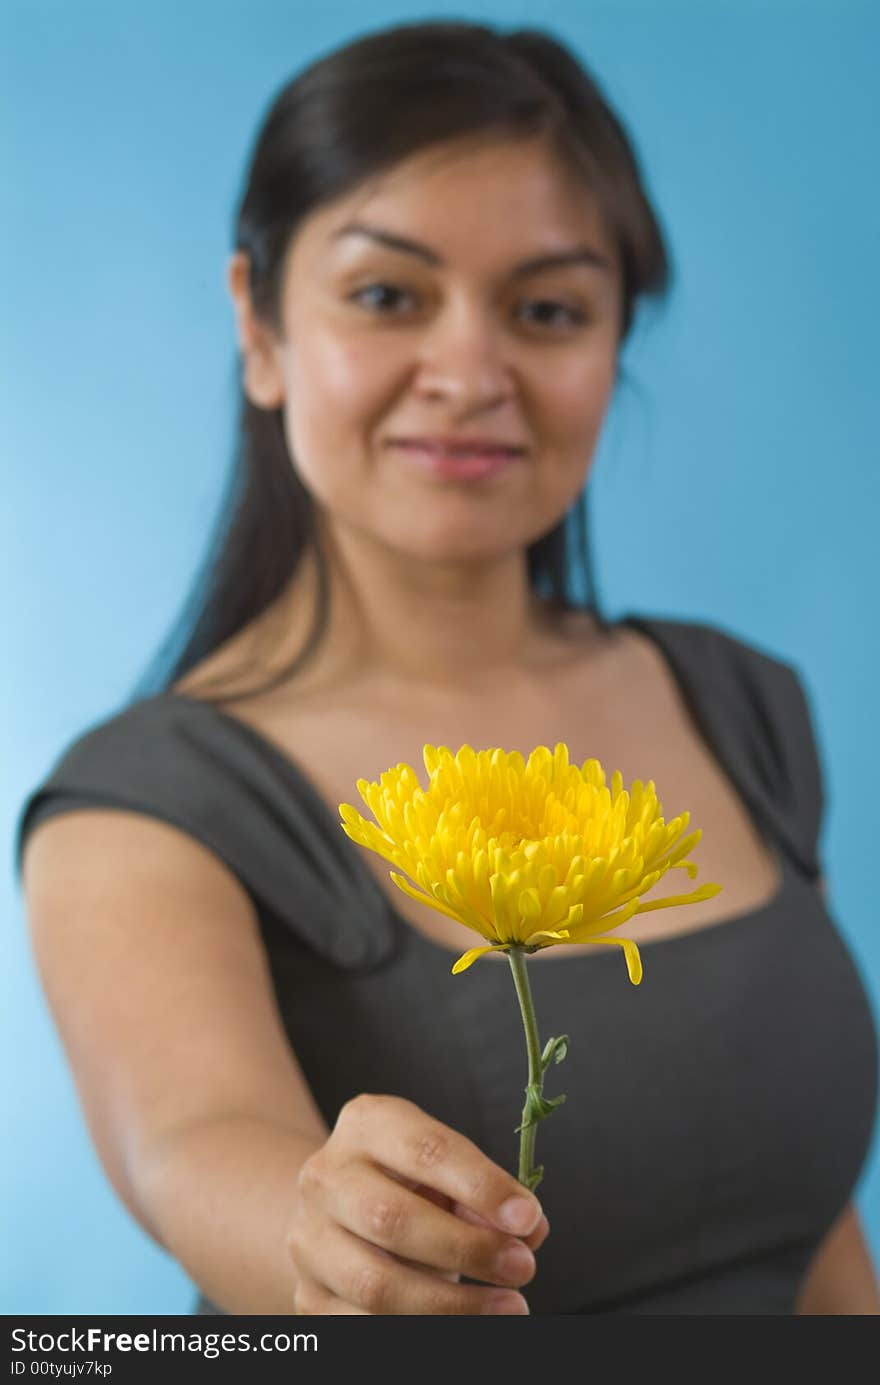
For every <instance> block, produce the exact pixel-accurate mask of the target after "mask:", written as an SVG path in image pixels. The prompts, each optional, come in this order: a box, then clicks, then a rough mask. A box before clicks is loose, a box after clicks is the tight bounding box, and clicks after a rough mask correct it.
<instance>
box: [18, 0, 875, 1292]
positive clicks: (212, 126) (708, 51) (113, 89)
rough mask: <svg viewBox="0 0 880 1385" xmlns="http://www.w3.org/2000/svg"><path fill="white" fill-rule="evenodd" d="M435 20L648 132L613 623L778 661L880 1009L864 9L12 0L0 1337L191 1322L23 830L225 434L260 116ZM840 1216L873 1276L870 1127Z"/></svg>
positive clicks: (600, 554)
mask: <svg viewBox="0 0 880 1385" xmlns="http://www.w3.org/2000/svg"><path fill="white" fill-rule="evenodd" d="M440 16H449V17H456V18H466V19H479V18H488V19H490V20H493V21H496V22H499V23H501V24H503V25H505V26H512V25H514V24H517V23H534V24H543V25H546V26H547V27H548V28H550V29H551V30H553V31H555V32H556V33H557V34H558V35H559V36H560V37H562V38H563V39H564V40H566V41H567V42H568V43H570V44H571V45H572V47H573V48H574V49H575V50H576V51H577V52H578V53H579V54H580V56H581V57H582V58H583V59H585V60H586V62H587V63H588V65H589V66H590V67H591V69H592V70H593V71H594V73H595V74H596V76H597V77H598V79H599V81H600V82H601V83H602V85H603V86H604V89H605V91H606V93H607V94H608V96H609V97H610V98H611V100H612V102H613V103H614V104H615V105H616V107H617V108H618V110H619V111H620V113H621V114H622V116H623V119H624V121H625V123H626V125H627V127H628V129H629V131H630V133H631V135H632V137H633V139H634V141H635V144H636V147H637V150H638V152H639V155H640V158H641V161H642V164H643V168H644V172H645V175H646V178H647V181H648V186H649V190H650V192H651V194H652V195H653V197H654V199H655V201H656V205H657V207H658V209H659V212H660V215H661V218H662V221H663V224H664V226H665V229H666V231H667V234H668V237H669V240H670V244H671V249H672V253H673V257H674V260H675V262H676V265H677V269H678V285H677V287H676V289H675V291H674V294H673V297H672V300H671V302H670V305H669V307H668V309H667V310H666V311H665V312H662V313H659V314H658V313H656V312H649V313H646V314H644V315H643V317H642V318H641V320H640V321H639V324H638V328H637V331H636V335H635V338H634V340H633V341H632V343H631V345H630V346H629V347H628V349H627V352H626V357H625V360H626V363H627V366H628V369H629V372H630V374H631V375H632V376H633V377H634V383H633V384H631V385H629V386H625V387H624V388H623V389H622V390H621V392H620V394H619V396H618V397H617V398H616V400H615V402H614V404H613V406H612V408H611V411H610V414H609V417H608V420H607V424H606V427H605V431H604V433H603V436H602V439H601V443H600V451H599V454H598V456H597V459H596V465H595V469H594V471H593V473H592V479H591V486H592V496H593V500H592V505H593V526H592V527H593V541H594V545H595V553H596V559H595V561H596V568H597V576H598V581H599V592H600V598H601V600H602V602H603V605H604V608H605V609H606V611H607V613H608V614H610V615H612V616H615V615H618V614H620V613H622V612H624V611H626V610H634V611H638V610H641V611H644V612H647V613H654V614H658V615H667V616H669V617H672V618H675V617H680V618H682V619H696V620H708V621H710V622H715V623H718V624H721V625H723V626H724V627H726V628H727V629H728V630H729V631H730V632H731V633H733V634H737V635H740V636H741V637H743V638H745V639H749V640H752V641H754V642H755V643H757V644H758V645H760V646H762V647H764V648H765V649H766V650H767V651H768V652H771V653H775V654H776V655H777V656H778V657H780V658H784V659H788V660H790V661H792V662H793V663H794V664H795V665H796V667H797V668H798V670H799V671H800V673H801V675H802V677H803V678H804V681H805V683H806V685H807V690H808V693H809V694H810V698H811V702H812V705H813V708H814V712H815V717H816V722H817V731H818V738H819V743H820V749H821V752H822V756H823V760H824V764H825V770H826V790H827V811H826V818H825V823H824V829H823V850H822V859H823V861H824V865H825V869H826V873H827V875H828V878H829V882H830V899H831V906H832V913H833V915H834V917H835V920H836V921H837V923H838V926H839V928H840V929H841V931H842V933H843V935H844V937H845V938H846V940H847V942H848V944H849V946H850V947H851V949H852V952H853V954H854V957H855V959H856V961H857V963H858V965H859V967H860V970H861V973H862V976H863V979H864V981H865V983H866V986H867V988H868V990H869V993H870V995H871V998H872V1003H873V1005H874V1009H875V1014H876V1012H877V1009H878V991H880V941H878V933H880V929H878V916H877V904H876V891H875V863H876V842H875V833H876V832H877V828H878V818H877V797H876V791H875V789H874V787H873V786H874V785H876V783H877V782H878V777H880V749H878V737H877V732H876V723H877V686H878V673H880V670H878V666H877V664H878V658H877V645H878V640H877V630H878V624H877V598H878V557H877V553H878V545H877V543H876V531H877V525H878V519H880V506H878V489H880V458H878V450H877V445H876V425H877V412H876V361H877V323H878V307H880V303H878V280H877V255H878V248H880V234H878V233H880V199H878V185H877V179H876V173H875V170H876V163H875V156H876V136H877V128H878V110H877V105H878V98H877V82H876V73H877V66H878V58H880V8H878V7H877V6H876V5H875V4H872V3H870V2H869V0H865V3H852V0H851V2H850V3H845V0H825V3H819V0H813V2H812V3H809V2H808V0H802V3H789V2H786V0H770V3H766V2H765V3H760V4H758V3H754V4H752V3H745V2H744V0H735V3H721V0H691V3H684V0H678V2H674V0H663V3H662V4H657V3H643V4H638V3H635V0H615V3H604V4H600V3H591V2H589V0H579V3H569V4H563V3H558V4H541V3H539V0H529V3H511V2H510V0H508V2H507V3H497V4H472V5H470V6H465V7H461V6H447V5H445V4H441V3H434V4H431V5H421V4H409V5H396V4H382V3H377V0H373V3H367V4H365V3H363V0H361V2H360V3H338V2H337V3H332V4H331V3H327V4H324V5H321V6H317V5H313V4H305V3H302V0H289V2H288V3H280V0H249V3H248V4H247V5H244V4H241V3H239V2H238V0H236V3H217V0H211V3H208V0H199V2H198V3H196V2H195V0H188V3H179V0H178V2H176V3H173V4H172V3H171V0H161V2H160V3H156V0H153V3H151V4H150V5H149V6H148V5H147V4H145V3H130V2H128V3H127V2H126V0H122V2H121V3H120V0H112V3H111V0H102V3H97V2H96V0H91V2H90V3H85V0H77V3H76V4H73V5H71V4H69V3H65V2H64V0H54V3H48V0H27V2H26V3H25V2H24V0H12V2H10V0H5V3H4V5H3V10H2V20H0V23H2V29H3V33H2V44H0V53H2V57H0V64H2V69H0V115H2V166H3V169H2V171H3V187H4V190H5V191H4V204H5V207H4V216H3V218H2V227H0V275H2V319H0V321H2V326H0V351H2V369H0V382H2V383H0V388H2V391H3V397H2V428H3V436H2V466H3V496H4V505H3V509H2V516H0V525H2V530H0V555H2V556H0V562H2V573H0V576H2V580H0V623H2V630H3V645H4V649H5V654H6V658H5V668H4V676H3V678H2V680H0V699H2V716H0V728H2V730H0V735H2V745H0V755H2V765H3V776H2V785H0V832H2V836H3V840H4V841H5V842H6V843H8V844H9V846H8V850H7V852H6V855H5V857H4V859H3V862H2V871H3V874H2V878H0V891H2V908H3V917H4V919H5V920H6V922H7V925H8V926H7V929H6V943H5V952H4V956H5V965H4V968H3V981H4V986H5V988H6V992H7V993H6V997H5V1000H4V1004H3V1015H4V1022H5V1025H6V1033H5V1035H4V1044H3V1051H4V1053H5V1054H6V1055H7V1060H6V1063H5V1064H4V1068H5V1071H4V1074H3V1076H4V1080H5V1083H6V1088H7V1091H6V1096H5V1102H4V1109H5V1112H6V1115H7V1120H6V1127H7V1130H8V1131H10V1132H12V1135H13V1138H11V1139H10V1140H8V1141H7V1142H4V1150H3V1155H2V1159H3V1186H4V1190H5V1198H4V1217H5V1219H6V1222H7V1226H6V1228H5V1232H6V1234H5V1236H4V1240H5V1243H6V1246H7V1253H6V1254H5V1255H4V1257H3V1262H4V1263H3V1274H4V1283H3V1286H2V1296H0V1311H2V1312H4V1313H6V1314H12V1313H82V1314H84V1313H88V1312H100V1313H187V1312H189V1310H190V1306H191V1301H192V1298H193V1292H192V1289H191V1286H190V1284H189V1281H188V1280H187V1279H186V1277H185V1276H184V1274H183V1273H182V1271H181V1270H180V1269H179V1268H178V1267H177V1266H176V1265H175V1264H174V1263H172V1262H171V1261H170V1260H169V1258H168V1257H167V1255H166V1254H165V1253H164V1252H163V1251H162V1250H160V1249H159V1248H158V1247H157V1246H156V1245H154V1244H153V1242H151V1241H150V1240H149V1238H148V1237H147V1236H146V1234H145V1233H144V1232H143V1231H141V1229H140V1228H139V1226H138V1225H137V1224H136V1223H135V1222H134V1221H133V1220H132V1219H131V1217H130V1216H129V1215H128V1213H127V1212H126V1211H125V1210H124V1208H123V1207H122V1206H121V1204H120V1203H119V1202H118V1201H117V1200H116V1197H115V1195H114V1194H113V1193H112V1191H111V1189H110V1186H109V1184H108V1182H107V1180H106V1178H105V1176H104V1174H103V1172H102V1170H101V1167H100V1165H99V1163H98V1160H97V1157H96V1155H95V1153H94V1151H93V1149H92V1147H91V1144H90V1142H89V1138H88V1135H87V1132H86V1129H85V1124H84V1121H83V1118H82V1116H81V1114H80V1110H79V1107H78V1104H77V1098H76V1094H75V1089H74V1085H73V1081H72V1077H71V1074H70V1072H69V1070H68V1068H67V1065H66V1060H65V1056H64V1053H63V1050H62V1048H61V1046H60V1043H59V1040H58V1037H57V1035H56V1033H55V1030H54V1027H53V1023H52V1020H51V1017H50V1015H49V1012H48V1008H47V1005H46V1003H45V1000H44V998H43V996H42V992H41V989H40V986H39V982H38V979H37V977H36V974H35V968H34V964H33V961H32V958H31V955H30V950H29V944H28V939H27V928H26V923H25V920H24V912H23V907H22V901H21V898H20V894H19V891H18V888H17V885H16V882H15V878H14V874H13V869H12V851H11V842H12V834H13V829H14V824H15V818H16V815H17V812H18V810H19V807H20V805H21V801H22V799H23V797H24V795H25V794H26V792H27V791H28V790H29V789H30V788H31V787H33V786H34V785H35V784H36V782H37V781H38V780H39V778H41V777H42V776H43V774H45V772H46V771H47V769H48V768H49V766H50V764H51V762H52V760H53V759H54V757H55V756H56V755H57V754H58V753H59V751H60V749H61V748H62V746H63V745H64V744H66V742H67V741H68V740H69V739H70V738H71V737H72V736H73V735H75V734H77V733H78V732H79V731H81V730H82V729H84V727H85V726H86V725H87V724H89V723H90V722H92V721H94V720H97V719H98V718H99V717H101V716H103V715H105V714H107V713H108V712H110V711H111V710H113V709H114V708H115V707H116V706H117V705H118V704H119V702H120V701H121V700H122V699H124V698H125V697H126V696H127V695H128V693H129V691H130V689H131V687H132V685H133V683H134V682H135V680H136V678H137V677H138V676H139V674H140V673H141V671H142V670H143V668H144V666H145V664H146V662H147V659H148V657H149V656H150V655H151V654H152V653H153V651H154V650H155V648H156V646H157V645H158V643H159V642H160V640H161V638H162V637H163V636H164V634H165V633H166V631H167V629H168V627H169V625H170V623H171V620H172V618H173V617H174V616H175V615H176V613H177V610H178V605H179V601H180V599H181V598H182V596H183V594H184V593H185V591H186V590H187V589H188V585H189V582H190V579H191V577H192V576H193V575H194V573H195V570H196V567H197V565H198V563H199V560H200V558H201V556H202V550H203V543H204V540H205V538H206V536H207V533H208V531H209V528H210V525H211V521H212V519H213V516H214V513H215V506H216V505H217V503H218V501H219V497H220V491H221V487H222V484H223V481H224V479H225V477H226V473H227V469H228V464H229V457H230V451H231V445H232V439H233V408H234V396H233V393H232V387H231V383H230V370H231V368H232V363H233V360H234V354H235V338H234V323H233V315H232V310H231V305H230V304H229V301H228V299H227V296H226V289H225V279H224V275H225V264H226V258H227V255H228V253H229V250H230V246H231V229H230V228H231V223H232V213H233V205H234V201H235V198H236V195H237V193H238V189H239V185H240V179H241V176H242V172H243V169H244V161H245V157H246V153H247V150H248V148H249V146H250V143H251V140H252V138H253V136H254V134H255V131H256V128H257V124H258V122H259V120H260V118H261V116H262V113H263V111H264V109H265V107H266V104H267V102H268V100H269V98H270V96H273V95H274V94H275V92H276V91H277V89H278V88H279V87H280V86H281V85H282V84H283V83H284V82H285V81H286V80H288V79H289V78H290V77H291V76H293V75H294V73H295V72H296V71H297V70H299V68H300V67H301V66H302V65H304V64H305V63H306V62H307V61H309V60H311V59H312V58H314V57H316V56H318V55H319V54H320V53H322V52H324V51H326V50H327V49H329V48H331V47H335V46H336V45H337V44H339V43H341V42H344V41H346V40H348V39H350V38H353V37H355V36H356V35H357V34H359V33H362V32H364V31H366V30H369V29H374V28H376V27H379V26H383V25H386V24H390V23H392V22H396V21H400V20H405V19H415V18H427V17H440ZM821 1120H822V1111H821V1109H817V1111H816V1121H817V1124H818V1123H819V1122H821ZM857 1202H858V1205H859V1207H860V1210H861V1213H862V1217H863V1221H864V1224H865V1227H866V1232H867V1235H868V1238H869V1241H870V1244H871V1248H872V1253H873V1256H874V1259H875V1262H877V1261H878V1259H880V1168H878V1162H877V1140H876V1137H875V1141H874V1144H873V1146H872V1150H871V1154H870V1157H869V1160H868V1162H867V1164H866V1166H865V1169H864V1170H863V1174H862V1178H861V1180H860V1183H859V1187H858V1190H857Z"/></svg>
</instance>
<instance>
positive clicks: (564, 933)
mask: <svg viewBox="0 0 880 1385" xmlns="http://www.w3.org/2000/svg"><path fill="white" fill-rule="evenodd" d="M541 938H550V939H552V941H553V942H557V943H567V942H568V940H569V932H568V929H567V928H560V929H558V930H556V931H555V932H554V931H553V930H552V929H550V928H541V929H540V930H539V931H538V932H537V933H530V934H529V936H528V937H527V938H526V939H525V946H526V947H532V946H533V945H534V944H535V943H536V942H539V941H540V939H541Z"/></svg>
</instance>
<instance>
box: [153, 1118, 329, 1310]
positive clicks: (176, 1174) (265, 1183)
mask: <svg viewBox="0 0 880 1385" xmlns="http://www.w3.org/2000/svg"><path fill="white" fill-rule="evenodd" d="M322 1143H323V1141H322V1140H321V1139H320V1138H318V1137H316V1136H314V1135H303V1134H300V1133H299V1132H297V1131H294V1130H289V1129H285V1128H284V1127H283V1126H279V1125H273V1124H271V1123H270V1122H268V1121H263V1120H259V1119H257V1118H254V1117H227V1118H223V1119H215V1120H212V1121H210V1122H204V1123H203V1124H200V1125H197V1126H193V1127H192V1128H190V1129H188V1130H186V1131H183V1132H180V1133H178V1134H176V1135H175V1136H174V1137H173V1138H169V1139H166V1140H165V1141H164V1142H163V1143H162V1144H161V1146H159V1147H157V1148H155V1149H154V1150H153V1151H152V1152H151V1154H150V1156H149V1157H148V1158H146V1159H144V1160H143V1161H142V1164H141V1167H140V1169H139V1171H138V1177H137V1192H138V1201H139V1204H140V1205H141V1206H142V1207H143V1209H144V1212H145V1216H146V1219H145V1222H144V1225H145V1229H147V1230H148V1231H149V1232H150V1234H151V1235H154V1237H155V1238H156V1239H157V1240H158V1241H159V1243H160V1244H161V1245H162V1246H163V1247H164V1248H165V1249H166V1250H167V1251H168V1252H169V1254H170V1255H172V1256H173V1257H174V1259H175V1260H176V1261H177V1262H178V1263H179V1264H180V1266H181V1267H182V1269H184V1270H185V1271H186V1273H187V1274H188V1275H189V1276H190V1278H191V1279H192V1280H193V1282H194V1283H195V1284H196V1285H197V1286H198V1288H199V1289H200V1290H201V1291H202V1293H203V1294H204V1295H205V1296H206V1297H207V1298H208V1299H210V1300H211V1302H212V1303H214V1304H216V1306H217V1307H218V1308H222V1309H223V1310H224V1311H225V1312H227V1313H292V1312H293V1295H294V1289H295V1286H296V1272H295V1270H294V1267H293V1264H292V1262H291V1260H290V1258H289V1256H288V1253H287V1249H286V1246H285V1233H286V1230H287V1228H288V1226H289V1224H290V1220H291V1216H292V1213H293V1209H294V1203H295V1200H296V1198H297V1196H298V1190H297V1176H298V1174H299V1170H300V1168H301V1166H302V1164H303V1163H304V1161H305V1160H306V1159H307V1158H308V1157H309V1155H311V1154H312V1153H313V1152H314V1151H315V1150H316V1149H318V1148H319V1147H320V1145H321V1144H322Z"/></svg>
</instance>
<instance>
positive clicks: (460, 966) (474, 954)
mask: <svg viewBox="0 0 880 1385" xmlns="http://www.w3.org/2000/svg"><path fill="white" fill-rule="evenodd" d="M508 946H509V944H508V943H492V944H491V946H489V947H469V948H468V950H467V952H463V953H462V954H461V956H460V957H459V959H458V961H457V962H456V963H455V964H454V966H453V968H452V975H453V976H457V975H458V973H459V972H460V971H467V969H468V967H469V966H470V965H471V963H472V962H475V961H476V960H477V958H478V957H482V956H483V954H484V953H485V952H499V951H501V950H502V949H504V948H506V947H508Z"/></svg>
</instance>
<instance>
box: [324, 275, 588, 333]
mask: <svg viewBox="0 0 880 1385" xmlns="http://www.w3.org/2000/svg"><path fill="white" fill-rule="evenodd" d="M351 299H352V302H355V303H359V304H361V305H362V306H363V307H365V308H367V309H368V311H371V312H374V313H378V314H379V315H380V316H382V317H388V316H391V315H394V316H398V315H399V313H398V311H397V310H398V309H399V308H400V306H401V303H402V302H403V306H404V307H406V306H407V303H408V304H409V306H412V304H413V302H414V301H415V300H414V296H413V294H411V293H410V292H409V291H408V290H407V289H401V288H398V287H397V286H396V285H395V284H387V283H383V282H376V283H373V284H365V285H364V287H363V288H360V289H356V290H355V292H354V293H353V294H352V295H351ZM524 307H525V308H526V309H528V310H530V311H529V320H531V322H533V323H534V324H535V325H536V326H538V327H550V328H555V327H577V326H579V325H581V324H582V323H584V322H586V320H587V319H586V314H585V313H584V312H582V311H581V310H580V309H579V308H575V307H572V306H571V305H570V304H567V303H560V302H558V301H557V300H556V299H552V298H538V299H532V300H529V301H527V302H526V303H525V305H524Z"/></svg>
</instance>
